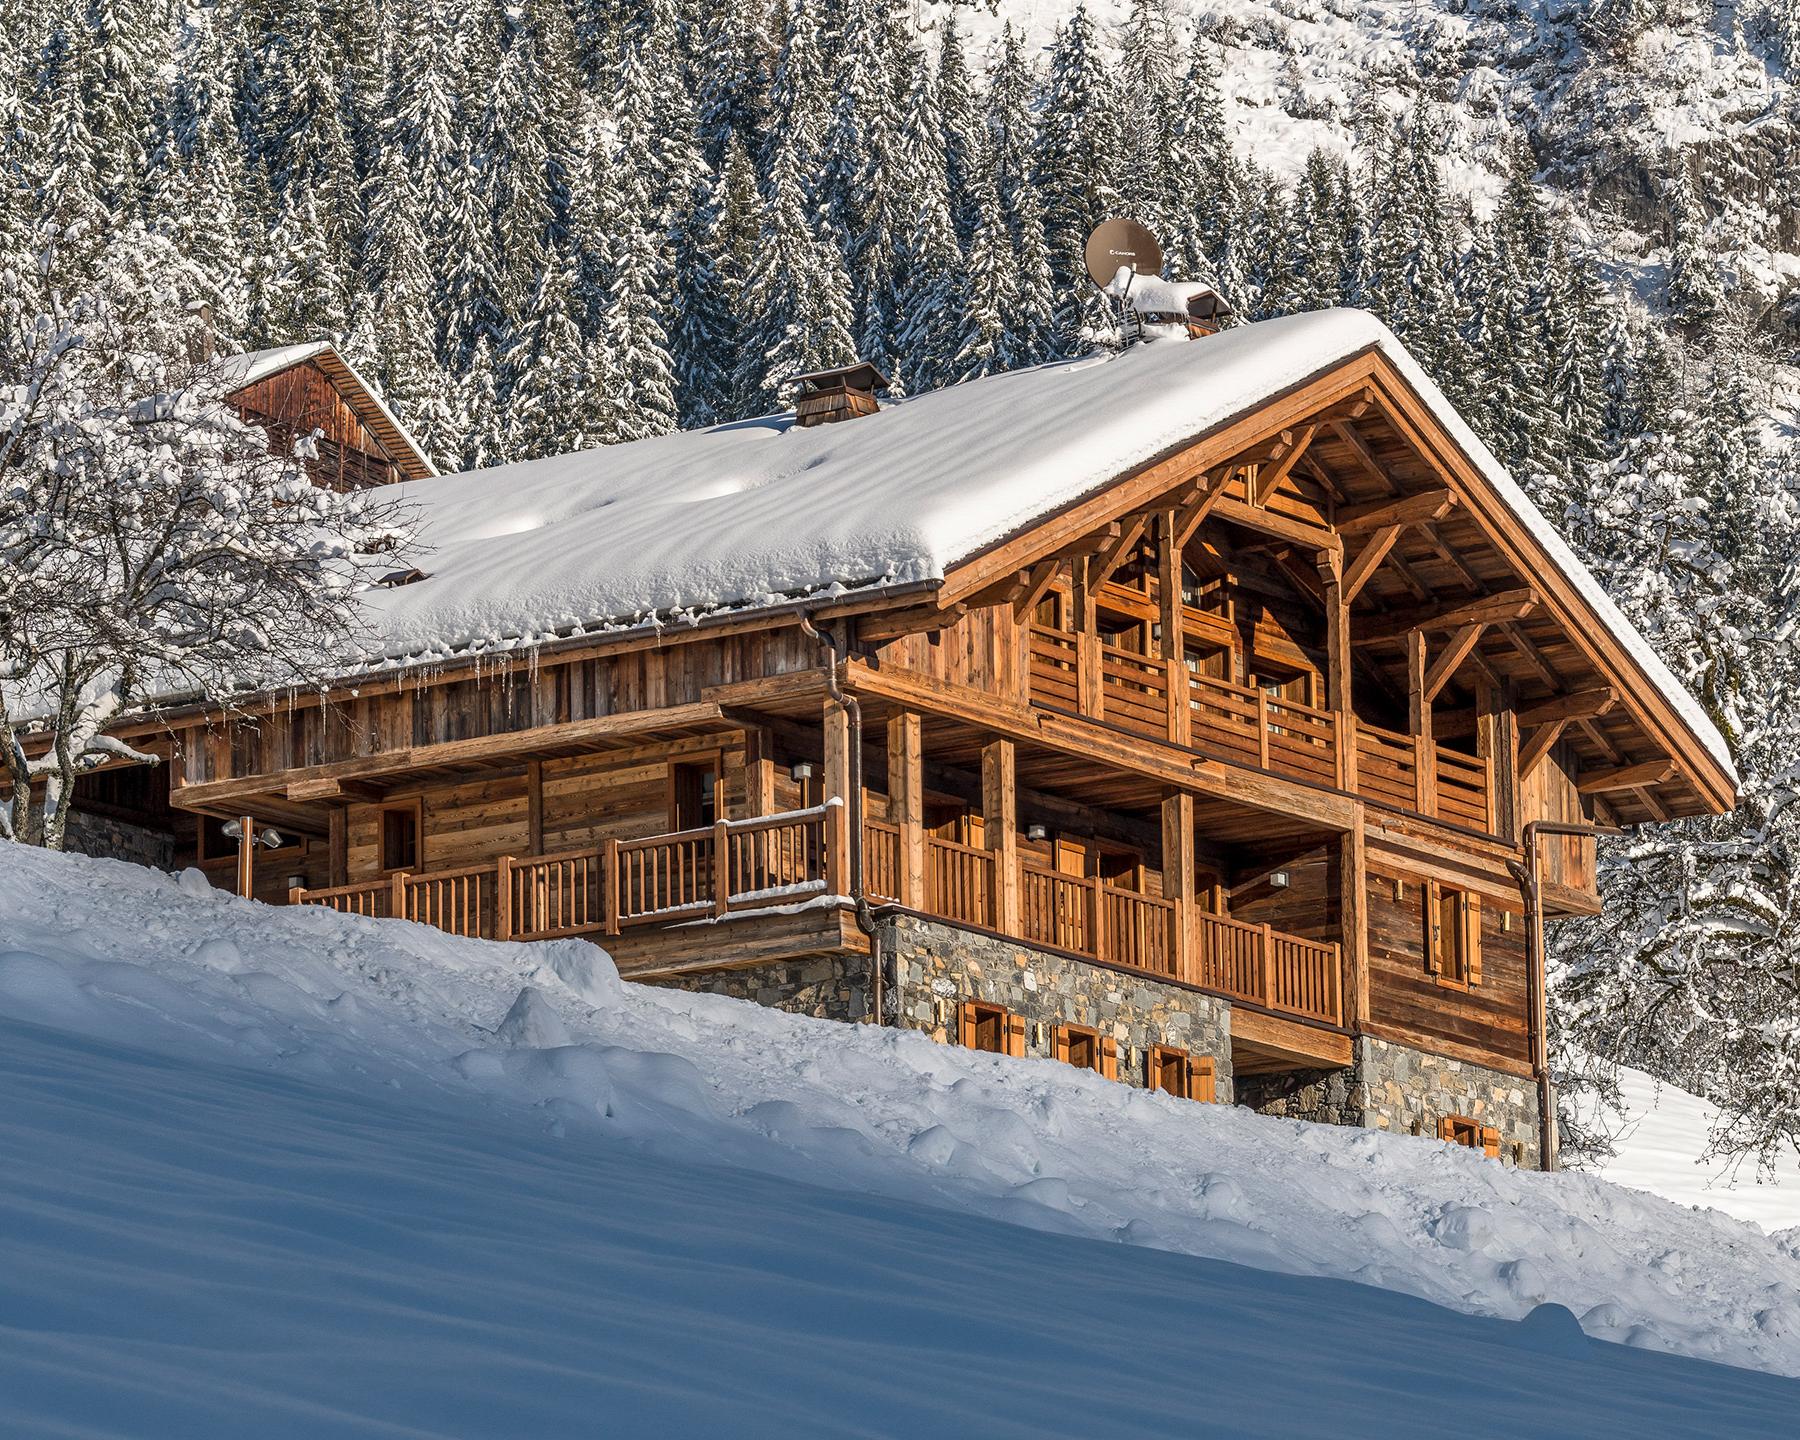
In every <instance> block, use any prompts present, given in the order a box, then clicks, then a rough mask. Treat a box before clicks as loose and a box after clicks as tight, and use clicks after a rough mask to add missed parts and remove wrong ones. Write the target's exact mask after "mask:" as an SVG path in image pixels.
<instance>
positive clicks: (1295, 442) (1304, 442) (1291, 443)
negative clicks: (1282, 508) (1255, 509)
mask: <svg viewBox="0 0 1800 1440" xmlns="http://www.w3.org/2000/svg"><path fill="white" fill-rule="evenodd" d="M1318 433H1319V427H1318V426H1317V425H1308V426H1307V427H1306V428H1305V429H1304V430H1302V431H1301V432H1300V434H1299V435H1298V436H1297V437H1292V438H1290V439H1288V441H1287V442H1286V447H1285V448H1284V449H1283V450H1282V452H1281V453H1280V455H1279V456H1277V457H1275V458H1273V459H1272V461H1271V463H1270V465H1269V468H1268V469H1267V470H1265V471H1260V472H1258V474H1257V477H1256V491H1255V494H1256V499H1255V502H1254V503H1255V504H1257V505H1259V506H1261V505H1267V504H1268V503H1269V499H1270V497H1271V496H1273V495H1274V493H1275V492H1276V491H1277V490H1279V489H1280V488H1281V482H1282V481H1283V480H1285V479H1287V477H1288V473H1289V472H1290V471H1291V470H1293V468H1294V462H1295V461H1297V460H1298V459H1299V458H1300V457H1301V456H1302V455H1304V454H1305V453H1306V447H1307V446H1308V445H1311V444H1312V442H1313V436H1315V435H1317V434H1318Z"/></svg>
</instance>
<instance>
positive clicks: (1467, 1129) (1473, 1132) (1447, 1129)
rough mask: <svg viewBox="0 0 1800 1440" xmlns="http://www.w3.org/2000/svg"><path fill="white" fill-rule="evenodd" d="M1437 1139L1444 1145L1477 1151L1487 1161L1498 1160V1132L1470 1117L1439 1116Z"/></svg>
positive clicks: (1492, 1127)
mask: <svg viewBox="0 0 1800 1440" xmlns="http://www.w3.org/2000/svg"><path fill="white" fill-rule="evenodd" d="M1437 1138H1438V1139H1439V1140H1442V1141H1443V1142H1444V1143H1445V1144H1446V1145H1459V1146H1461V1147H1462V1148H1463V1149H1465V1150H1479V1151H1480V1152H1481V1153H1482V1154H1483V1155H1485V1156H1486V1157H1487V1158H1488V1159H1489V1160H1498V1159H1499V1158H1500V1131H1499V1130H1498V1129H1496V1128H1495V1127H1494V1126H1492V1125H1483V1124H1482V1123H1481V1122H1480V1121H1479V1120H1477V1119H1475V1118H1474V1117H1473V1116H1471V1115H1440V1116H1439V1117H1438V1126H1437Z"/></svg>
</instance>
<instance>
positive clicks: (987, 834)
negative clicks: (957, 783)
mask: <svg viewBox="0 0 1800 1440" xmlns="http://www.w3.org/2000/svg"><path fill="white" fill-rule="evenodd" d="M981 832H982V838H983V841H984V842H985V844H986V845H987V848H988V853H989V854H990V855H992V856H993V857H994V880H993V884H994V928H995V929H996V930H998V931H999V932H1000V933H1001V934H1002V935H1017V934H1018V933H1019V762H1018V747H1017V746H1016V745H1014V744H1013V742H1012V741H1011V740H991V741H989V742H988V743H987V744H986V745H984V746H982V747H981Z"/></svg>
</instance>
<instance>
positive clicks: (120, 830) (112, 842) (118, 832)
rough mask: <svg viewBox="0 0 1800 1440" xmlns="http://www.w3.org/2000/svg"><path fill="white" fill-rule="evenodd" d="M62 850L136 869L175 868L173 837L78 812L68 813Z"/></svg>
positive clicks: (159, 831)
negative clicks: (124, 862) (116, 861)
mask: <svg viewBox="0 0 1800 1440" xmlns="http://www.w3.org/2000/svg"><path fill="white" fill-rule="evenodd" d="M63 846H64V848H65V849H69V850H73V851H75V852H76V853H77V854H81V855H93V856H96V857H98V858H100V859H103V860H129V861H130V862H131V863H132V864H134V865H148V866H151V867H152V868H153V869H157V870H172V869H173V868H174V867H175V837H174V836H173V835H170V834H168V833H167V832H165V831H162V830H150V829H146V828H145V827H144V826H142V825H133V824H132V823H131V822H130V821H128V820H114V819H111V818H109V817H107V816H105V815H90V814H88V813H87V812H86V811H84V810H79V809H74V810H71V811H69V819H68V825H67V826H66V828H65V829H64V831H63Z"/></svg>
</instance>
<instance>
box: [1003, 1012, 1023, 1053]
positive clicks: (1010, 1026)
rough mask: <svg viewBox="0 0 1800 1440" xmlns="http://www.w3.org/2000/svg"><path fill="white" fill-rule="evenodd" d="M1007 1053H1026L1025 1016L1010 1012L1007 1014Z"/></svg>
mask: <svg viewBox="0 0 1800 1440" xmlns="http://www.w3.org/2000/svg"><path fill="white" fill-rule="evenodd" d="M1006 1053H1007V1054H1008V1055H1021V1056H1022V1055H1024V1053H1025V1017H1024V1016H1023V1015H1013V1014H1010V1013H1009V1014H1008V1015H1007V1016H1006Z"/></svg>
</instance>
